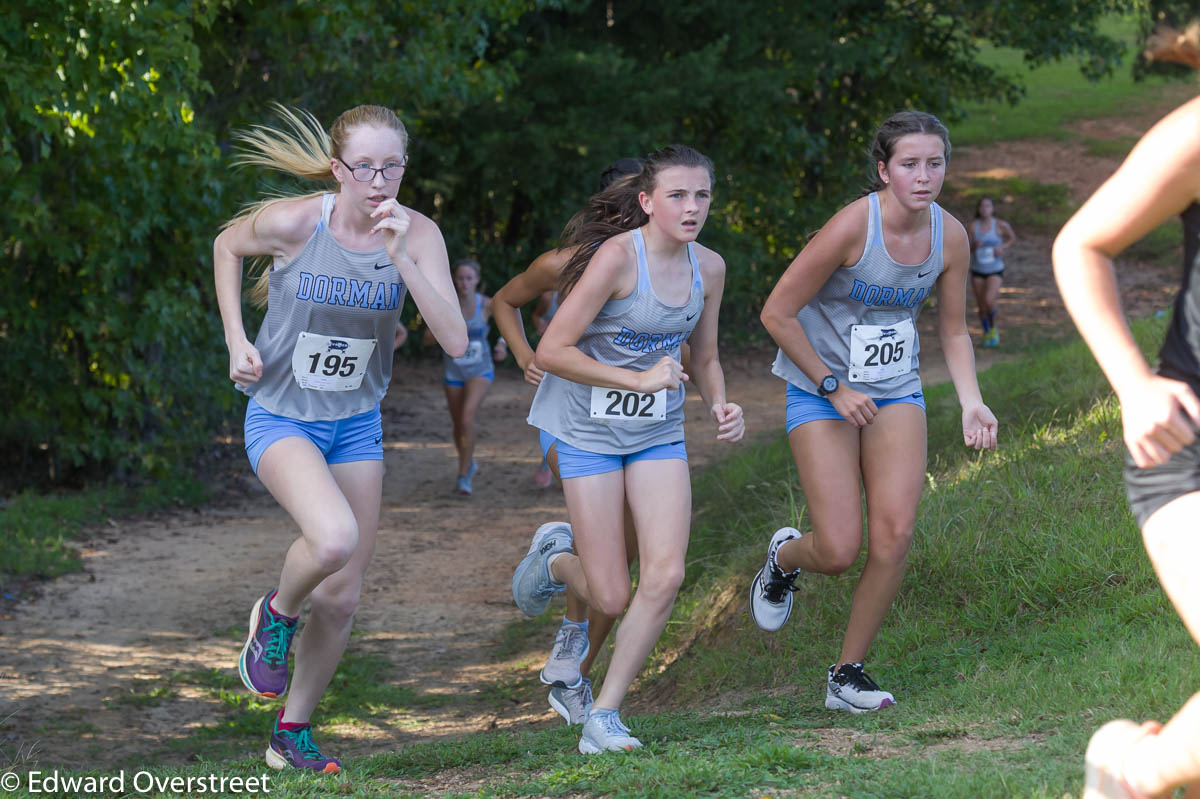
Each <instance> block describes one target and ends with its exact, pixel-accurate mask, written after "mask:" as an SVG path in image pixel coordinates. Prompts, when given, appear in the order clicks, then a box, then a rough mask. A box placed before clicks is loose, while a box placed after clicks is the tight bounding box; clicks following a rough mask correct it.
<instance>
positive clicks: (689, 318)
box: [687, 311, 700, 322]
mask: <svg viewBox="0 0 1200 799" xmlns="http://www.w3.org/2000/svg"><path fill="white" fill-rule="evenodd" d="M696 313H700V312H699V311H696ZM696 313H694V314H692V316H689V317H688V318H687V321H689V322H690V321H692V317H694V316H695V315H696Z"/></svg>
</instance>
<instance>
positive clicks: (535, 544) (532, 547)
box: [511, 522, 575, 618]
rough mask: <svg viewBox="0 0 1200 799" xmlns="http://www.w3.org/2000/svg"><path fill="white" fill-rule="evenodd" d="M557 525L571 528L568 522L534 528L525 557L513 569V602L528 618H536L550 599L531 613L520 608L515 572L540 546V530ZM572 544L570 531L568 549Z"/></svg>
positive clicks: (518, 570) (571, 547)
mask: <svg viewBox="0 0 1200 799" xmlns="http://www.w3.org/2000/svg"><path fill="white" fill-rule="evenodd" d="M559 526H562V527H566V528H567V530H571V525H570V523H568V522H546V523H545V524H543V525H542V526H541V527H539V528H538V529H537V530H535V531H534V533H533V540H531V541H530V542H529V549H528V550H526V552H525V557H523V558H521V562H520V563H518V564H517V568H516V569H514V570H513V578H512V586H511V591H512V598H513V602H514V603H516V605H517V608H518V609H520V611H521V612H522V613H524V614H525V615H526V616H529V617H530V618H537V617H538V616H540V615H542V614H543V613H545V612H546V608H547V607H548V606H549V605H550V600H549V599H547V600H546V602H545V604H544V605H542V609H541V610H539V611H538V612H537V613H533V614H531V613H529V611H527V610H525V609H524V608H522V607H521V604H520V603H519V602H517V573H518V572H520V571H521V567H522V566H524V565H525V561H526V560H528V559H529V556H530V555H533V554H534V553H535V552H537V551H538V549H540V548H541V546H542V531H543V530H546V529H547V528H550V527H559ZM574 545H575V536H574V534H573V531H572V535H571V543H570V551H573V550H574ZM550 578H551V579H554V575H553V574H551V575H550Z"/></svg>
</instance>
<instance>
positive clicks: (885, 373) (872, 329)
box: [850, 319, 917, 383]
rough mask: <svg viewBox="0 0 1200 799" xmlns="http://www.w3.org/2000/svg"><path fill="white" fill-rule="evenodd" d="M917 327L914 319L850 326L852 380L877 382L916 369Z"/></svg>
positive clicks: (856, 381)
mask: <svg viewBox="0 0 1200 799" xmlns="http://www.w3.org/2000/svg"><path fill="white" fill-rule="evenodd" d="M916 343H917V331H916V329H915V328H914V327H913V323H912V320H911V319H903V320H901V321H899V322H896V323H895V324H891V325H853V326H851V328H850V380H851V382H854V383H877V382H879V381H880V380H887V379H888V378H890V377H896V376H897V375H902V374H907V373H908V372H911V371H912V362H913V350H914V349H915V348H916Z"/></svg>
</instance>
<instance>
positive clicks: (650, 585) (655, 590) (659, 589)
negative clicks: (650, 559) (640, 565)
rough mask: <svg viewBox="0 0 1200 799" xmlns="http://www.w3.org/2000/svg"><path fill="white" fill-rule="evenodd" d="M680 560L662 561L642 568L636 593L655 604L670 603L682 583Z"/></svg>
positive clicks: (681, 564)
mask: <svg viewBox="0 0 1200 799" xmlns="http://www.w3.org/2000/svg"><path fill="white" fill-rule="evenodd" d="M683 575H684V567H683V563H682V562H678V563H662V564H655V565H652V566H650V567H649V568H647V569H644V570H643V573H642V577H641V579H640V580H639V581H638V593H639V594H642V596H643V597H645V598H646V599H648V600H650V601H651V602H654V603H655V604H660V605H661V604H668V605H669V604H671V603H672V602H674V601H675V596H676V595H677V594H678V593H679V588H680V586H682V585H683Z"/></svg>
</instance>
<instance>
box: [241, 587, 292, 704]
mask: <svg viewBox="0 0 1200 799" xmlns="http://www.w3.org/2000/svg"><path fill="white" fill-rule="evenodd" d="M273 596H275V592H274V591H271V592H269V593H268V594H267V595H266V596H264V597H262V598H261V599H259V600H258V601H257V602H255V603H254V610H252V611H250V634H249V636H248V637H247V638H246V645H245V646H243V647H242V654H241V655H240V656H239V657H238V674H239V675H240V676H241V678H242V683H243V684H245V686H246V688H248V689H249V690H250V693H252V694H256V695H258V696H262V697H266V698H268V699H278V698H279V697H281V696H283V695H284V694H285V693H286V692H287V683H288V651H289V650H290V649H291V648H292V637H293V636H294V635H295V634H296V619H289V618H288V617H287V616H282V615H280V614H278V613H273V612H272V611H271V597H273Z"/></svg>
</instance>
